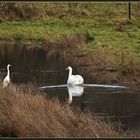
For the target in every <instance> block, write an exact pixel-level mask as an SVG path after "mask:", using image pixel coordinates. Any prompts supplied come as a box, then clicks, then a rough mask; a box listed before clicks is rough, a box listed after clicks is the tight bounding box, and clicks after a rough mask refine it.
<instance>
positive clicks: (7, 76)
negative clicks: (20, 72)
mask: <svg viewBox="0 0 140 140" xmlns="http://www.w3.org/2000/svg"><path fill="white" fill-rule="evenodd" d="M10 66H11V65H10V64H8V65H7V75H6V77H5V78H4V80H3V88H5V87H7V86H8V84H9V83H10V70H9V67H10Z"/></svg>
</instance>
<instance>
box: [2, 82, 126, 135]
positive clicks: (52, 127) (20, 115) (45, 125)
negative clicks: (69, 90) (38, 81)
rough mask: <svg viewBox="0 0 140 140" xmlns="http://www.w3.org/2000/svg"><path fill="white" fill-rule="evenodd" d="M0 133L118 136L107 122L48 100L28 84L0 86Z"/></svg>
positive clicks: (118, 133)
mask: <svg viewBox="0 0 140 140" xmlns="http://www.w3.org/2000/svg"><path fill="white" fill-rule="evenodd" d="M1 85H2V83H1V82H0V115H1V116H0V135H1V136H6V137H7V136H9V137H121V136H125V134H123V133H122V132H117V131H116V130H115V128H114V127H113V126H111V124H109V123H105V122H104V121H101V120H99V119H97V118H95V117H93V116H91V115H88V114H84V113H82V112H80V111H78V109H77V111H76V109H75V111H73V110H72V108H71V107H70V106H69V105H68V104H62V103H60V102H59V101H58V100H57V99H48V98H47V97H46V96H45V94H43V93H42V92H41V91H39V90H38V89H36V88H35V87H33V86H32V85H31V84H28V85H21V86H16V85H13V84H10V85H9V86H8V87H7V88H5V89H3V88H2V86H1Z"/></svg>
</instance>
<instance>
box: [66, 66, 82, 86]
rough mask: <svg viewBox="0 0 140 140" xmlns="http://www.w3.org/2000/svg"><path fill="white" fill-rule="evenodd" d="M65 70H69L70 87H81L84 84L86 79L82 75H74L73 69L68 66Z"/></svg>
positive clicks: (68, 82)
mask: <svg viewBox="0 0 140 140" xmlns="http://www.w3.org/2000/svg"><path fill="white" fill-rule="evenodd" d="M65 70H69V75H68V80H67V84H68V85H81V84H83V83H84V79H83V77H82V76H81V75H72V67H70V66H68V67H67V68H66V69H65Z"/></svg>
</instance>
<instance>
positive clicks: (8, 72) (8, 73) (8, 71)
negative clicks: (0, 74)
mask: <svg viewBox="0 0 140 140" xmlns="http://www.w3.org/2000/svg"><path fill="white" fill-rule="evenodd" d="M7 75H8V76H10V70H9V66H7Z"/></svg>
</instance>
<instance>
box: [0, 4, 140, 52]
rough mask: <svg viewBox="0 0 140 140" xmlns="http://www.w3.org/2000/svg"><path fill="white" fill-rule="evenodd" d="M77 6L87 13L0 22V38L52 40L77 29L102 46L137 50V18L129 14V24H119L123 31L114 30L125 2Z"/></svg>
mask: <svg viewBox="0 0 140 140" xmlns="http://www.w3.org/2000/svg"><path fill="white" fill-rule="evenodd" d="M63 5H64V4H63ZM132 7H134V5H132ZM65 8H66V7H65ZM80 8H81V9H82V8H83V9H86V10H87V9H88V10H89V11H90V12H91V16H90V17H88V16H84V15H80V14H77V13H78V12H77V13H76V14H74V15H72V16H71V18H69V17H68V16H65V17H64V18H63V19H59V18H58V17H57V16H48V17H44V18H42V19H38V20H26V21H12V22H11V21H5V22H1V23H0V38H1V40H4V39H9V40H10V41H17V40H18V41H22V42H28V41H30V42H32V43H40V42H41V41H42V40H45V39H46V38H49V39H55V38H59V37H61V36H62V35H64V34H68V35H69V34H74V33H77V32H80V33H83V34H84V33H86V32H87V31H88V33H89V34H90V36H93V37H94V41H96V42H100V43H101V44H103V45H106V46H109V47H113V48H116V49H118V48H122V47H130V48H133V49H134V50H136V51H137V52H139V50H140V49H139V48H140V18H138V17H137V16H133V20H132V22H133V24H128V25H123V26H122V27H123V29H124V32H119V31H116V30H115V29H116V27H117V25H116V24H118V21H121V20H125V19H127V4H126V3H123V4H120V3H118V4H113V3H108V4H105V3H102V4H99V3H98V4H92V5H90V4H87V7H86V5H84V4H79V9H80ZM101 9H102V10H101ZM49 10H50V9H49ZM112 10H113V11H112ZM118 11H119V12H118ZM59 12H60V9H59ZM105 12H107V13H108V14H105ZM115 20H117V21H115ZM91 44H92V45H93V44H94V43H91ZM87 46H89V45H87ZM92 47H94V46H90V48H92Z"/></svg>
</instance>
